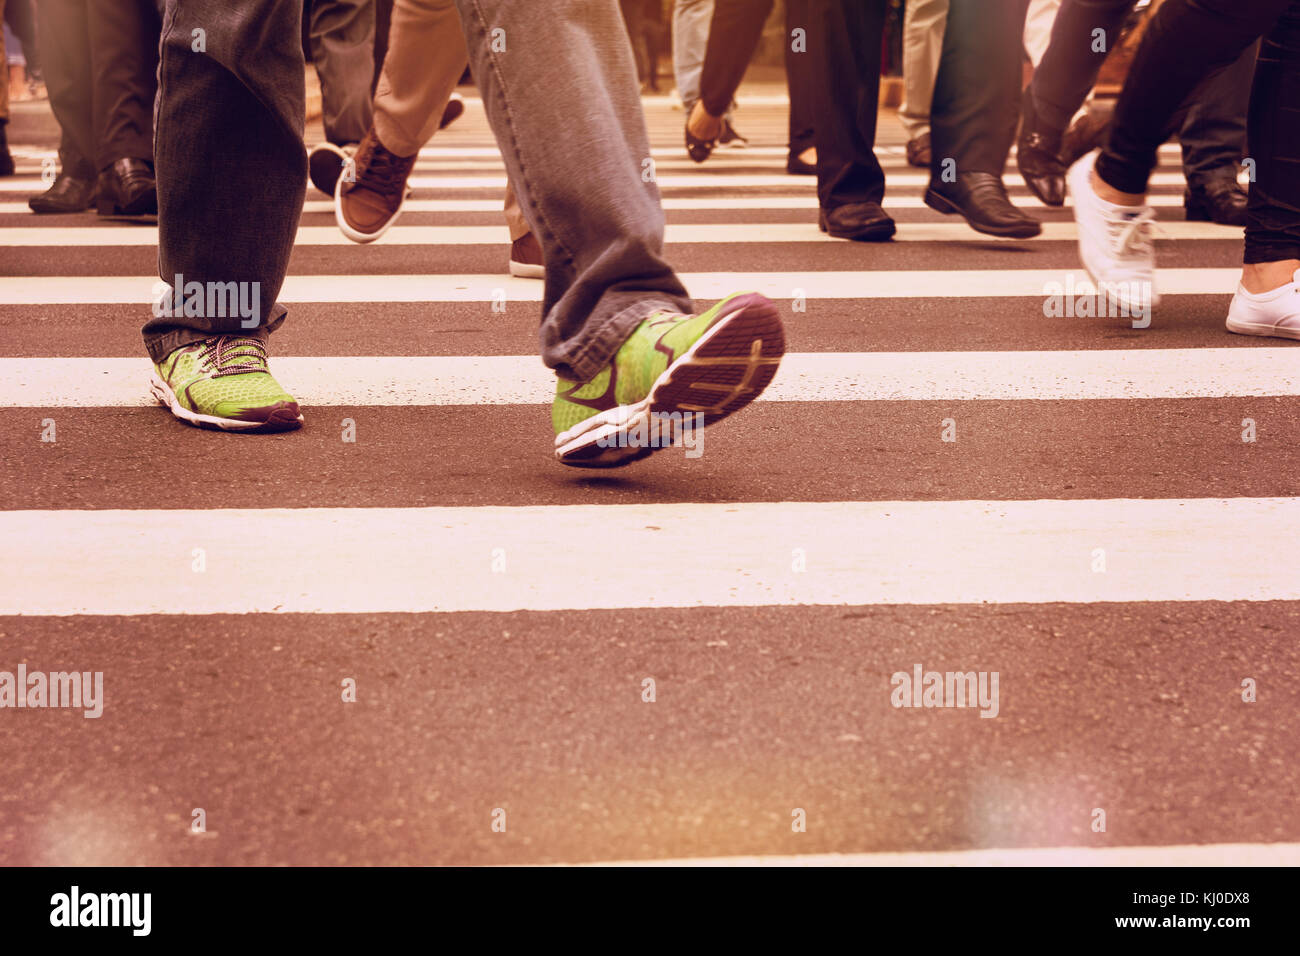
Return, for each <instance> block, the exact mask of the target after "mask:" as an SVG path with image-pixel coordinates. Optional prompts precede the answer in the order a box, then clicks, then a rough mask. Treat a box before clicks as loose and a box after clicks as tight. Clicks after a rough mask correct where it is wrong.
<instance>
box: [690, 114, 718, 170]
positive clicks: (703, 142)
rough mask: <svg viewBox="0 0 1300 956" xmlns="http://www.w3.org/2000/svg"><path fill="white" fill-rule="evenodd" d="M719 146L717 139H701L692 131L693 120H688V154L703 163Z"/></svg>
mask: <svg viewBox="0 0 1300 956" xmlns="http://www.w3.org/2000/svg"><path fill="white" fill-rule="evenodd" d="M717 148H718V141H717V140H716V139H700V138H699V137H698V136H696V135H695V134H694V133H692V132H691V121H690V120H689V119H688V120H687V121H686V155H687V156H689V157H691V159H692V160H694V161H695V162H697V163H702V162H704V161H705V160H706V159H708V158H709V157H710V156H712V155H713V151H714V150H715V149H717Z"/></svg>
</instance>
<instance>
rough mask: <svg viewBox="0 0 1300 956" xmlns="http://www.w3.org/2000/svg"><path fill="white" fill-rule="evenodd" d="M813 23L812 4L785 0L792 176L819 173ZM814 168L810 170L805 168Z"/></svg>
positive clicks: (788, 158) (789, 144) (789, 163)
mask: <svg viewBox="0 0 1300 956" xmlns="http://www.w3.org/2000/svg"><path fill="white" fill-rule="evenodd" d="M810 20H811V15H810V13H809V0H786V5H785V84H786V89H787V90H788V91H789V94H790V124H789V138H788V141H787V145H788V148H789V154H788V156H787V158H786V168H787V169H788V170H789V171H790V172H796V171H798V172H813V173H815V172H816V169H815V167H816V165H817V154H816V135H815V130H816V126H815V122H814V119H813V117H814V116H815V114H816V109H817V92H816V90H817V77H816V70H817V63H816V62H815V60H814V57H813V56H812V54H811V53H809V52H808V50H807V37H808V26H809V22H810ZM795 30H802V31H803V37H804V43H803V46H801V47H800V48H799V49H796V48H795V44H794V31H795ZM808 166H812V167H814V168H813V169H811V170H809V169H807V168H806V167H808Z"/></svg>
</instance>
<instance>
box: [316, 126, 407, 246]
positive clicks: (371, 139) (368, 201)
mask: <svg viewBox="0 0 1300 956" xmlns="http://www.w3.org/2000/svg"><path fill="white" fill-rule="evenodd" d="M416 155H417V156H418V154H416ZM415 160H416V156H397V155H395V154H394V153H390V152H389V151H388V150H386V149H385V148H384V144H383V143H381V142H379V137H378V136H377V135H376V134H375V127H374V126H373V125H372V126H371V127H370V129H368V130H366V135H365V136H364V137H363V138H362V140H361V144H360V145H359V146H358V147H357V151H356V154H355V164H354V166H353V168H352V169H345V170H344V172H343V175H342V176H340V177H339V181H338V185H337V186H336V187H335V189H334V219H335V220H336V221H337V222H338V224H339V229H341V230H342V231H343V235H345V236H347V237H348V238H349V239H351V240H352V241H353V242H374V241H375V240H376V239H378V238H379V237H380V236H382V235H383V234H384V233H385V232H387V231H388V227H389V226H391V225H392V224H393V223H395V222H397V217H398V216H400V215H401V213H402V203H403V202H404V201H405V199H406V180H407V178H408V177H409V176H410V175H411V170H412V169H414V168H415Z"/></svg>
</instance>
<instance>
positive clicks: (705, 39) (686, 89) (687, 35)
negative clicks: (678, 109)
mask: <svg viewBox="0 0 1300 956" xmlns="http://www.w3.org/2000/svg"><path fill="white" fill-rule="evenodd" d="M712 21H713V0H675V2H674V3H673V81H674V82H675V83H676V84H677V94H678V95H679V96H680V97H681V98H682V106H683V107H684V108H685V110H686V115H687V116H690V115H691V107H693V106H694V105H695V101H696V100H698V99H699V98H700V73H701V71H702V70H703V69H704V51H705V50H706V49H707V48H708V45H709V24H710V23H711V22H712Z"/></svg>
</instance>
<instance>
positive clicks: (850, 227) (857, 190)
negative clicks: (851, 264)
mask: <svg viewBox="0 0 1300 956" xmlns="http://www.w3.org/2000/svg"><path fill="white" fill-rule="evenodd" d="M811 13H812V15H811V18H810V28H809V33H808V47H809V52H808V56H810V57H812V58H813V60H814V62H815V63H816V64H817V74H816V77H815V81H816V83H817V87H816V102H817V118H816V121H815V127H816V133H817V199H818V205H819V206H820V207H821V211H820V216H819V222H820V224H821V227H822V229H824V230H825V231H827V232H829V233H830V234H831V235H833V236H838V237H840V238H843V239H858V240H868V241H878V240H882V239H888V238H889V237H890V236H892V235H893V234H894V221H893V220H892V219H890V218H889V216H887V215H886V214H885V212H884V210H882V209H881V208H880V201H881V200H882V199H883V198H884V195H885V174H884V171H883V170H882V169H881V168H880V163H879V162H878V161H877V160H876V155H875V150H874V148H873V147H874V144H875V138H876V109H877V104H878V103H879V97H880V38H881V34H882V32H883V31H884V25H885V3H884V0H814V2H813V4H812V11H811Z"/></svg>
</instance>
